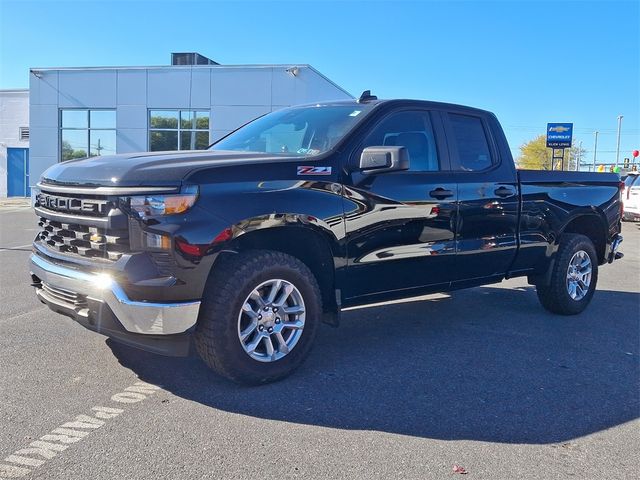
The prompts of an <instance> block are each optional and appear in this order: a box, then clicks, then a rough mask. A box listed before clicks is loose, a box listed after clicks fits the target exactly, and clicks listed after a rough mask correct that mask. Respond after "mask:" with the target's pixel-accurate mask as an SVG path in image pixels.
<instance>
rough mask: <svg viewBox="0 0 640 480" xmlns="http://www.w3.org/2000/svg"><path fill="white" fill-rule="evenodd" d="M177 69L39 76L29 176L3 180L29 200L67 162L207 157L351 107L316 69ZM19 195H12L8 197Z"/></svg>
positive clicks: (62, 71) (186, 61) (178, 57)
mask: <svg viewBox="0 0 640 480" xmlns="http://www.w3.org/2000/svg"><path fill="white" fill-rule="evenodd" d="M171 59H172V61H171V65H167V66H155V67H98V68H93V67H91V68H33V69H31V71H30V75H29V76H30V83H29V110H28V117H29V129H28V136H29V150H28V152H27V155H28V169H27V170H26V172H22V174H21V173H20V172H19V171H17V170H16V169H15V168H11V169H9V168H8V167H9V165H8V164H7V165H6V167H5V168H6V175H3V177H5V178H7V179H11V181H14V180H16V179H17V178H18V177H20V175H22V177H21V178H23V179H24V182H26V183H25V188H24V191H25V192H26V191H27V187H28V186H29V185H33V184H35V183H36V182H37V180H38V178H39V177H40V175H41V174H42V173H43V172H44V171H45V170H46V169H47V168H48V167H50V166H51V165H54V164H55V163H57V162H60V161H65V160H70V159H74V158H84V157H87V156H96V155H111V154H115V153H129V152H140V151H156V150H158V151H159V150H191V149H203V148H206V147H207V146H208V145H209V144H210V143H211V142H213V141H215V140H217V139H219V138H220V137H222V136H223V135H226V134H227V133H229V132H230V131H232V130H234V129H236V128H237V127H239V126H241V125H243V124H244V123H246V122H248V121H250V120H252V119H254V118H256V117H258V116H260V115H263V114H265V113H268V112H271V111H274V110H277V109H280V108H283V107H287V106H290V105H296V104H303V103H314V102H321V101H326V100H344V99H351V98H353V97H352V96H351V95H350V94H349V93H348V92H346V91H345V90H344V89H342V88H340V87H339V86H338V85H336V84H335V83H334V82H332V81H331V80H329V79H328V78H327V77H325V76H324V75H322V74H321V73H320V72H318V71H317V70H316V69H314V68H313V67H311V66H310V65H304V64H290V65H219V64H217V63H215V62H213V61H212V60H209V59H208V58H206V57H203V56H201V55H199V54H196V53H180V54H172V55H171ZM15 130H16V134H18V132H19V130H18V128H17V126H16V128H15ZM5 163H6V160H5ZM1 185H2V184H0V188H2V187H1ZM16 191H17V190H16V189H14V190H12V191H9V192H8V191H7V189H6V185H5V187H4V189H3V190H2V189H0V196H5V195H7V193H9V194H10V195H16ZM18 194H19V195H22V194H20V193H18Z"/></svg>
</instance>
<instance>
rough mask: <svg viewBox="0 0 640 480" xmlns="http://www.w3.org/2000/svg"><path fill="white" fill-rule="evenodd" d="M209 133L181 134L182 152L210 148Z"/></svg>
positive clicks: (191, 131) (193, 132) (194, 131)
mask: <svg viewBox="0 0 640 480" xmlns="http://www.w3.org/2000/svg"><path fill="white" fill-rule="evenodd" d="M210 143H211V142H209V132H198V131H196V130H190V131H188V132H187V131H182V132H180V150H204V149H205V148H207V147H208V146H209V144H210Z"/></svg>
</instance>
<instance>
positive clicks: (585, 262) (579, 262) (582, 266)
mask: <svg viewBox="0 0 640 480" xmlns="http://www.w3.org/2000/svg"><path fill="white" fill-rule="evenodd" d="M592 270H593V267H592V265H591V257H589V254H588V253H587V252H585V251H584V250H579V251H577V252H576V253H574V254H573V257H571V261H570V262H569V267H568V268H567V293H569V296H570V297H571V298H572V299H573V300H576V301H579V300H582V299H583V298H584V297H585V296H586V295H587V293H588V292H589V285H591V272H592Z"/></svg>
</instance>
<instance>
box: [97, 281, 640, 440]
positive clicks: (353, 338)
mask: <svg viewBox="0 0 640 480" xmlns="http://www.w3.org/2000/svg"><path fill="white" fill-rule="evenodd" d="M639 308H640V295H638V294H635V293H624V292H614V291H597V292H596V296H595V297H594V299H593V302H592V304H591V305H590V307H589V308H588V309H587V311H586V312H584V313H583V314H581V315H578V316H575V317H561V316H555V315H552V314H549V313H547V312H545V311H544V310H542V308H541V307H540V306H539V304H538V302H537V298H536V295H535V291H534V290H533V288H532V287H527V288H520V289H504V288H492V287H481V288H476V289H472V290H466V291H459V292H454V293H452V294H451V296H450V297H447V298H444V299H442V300H438V301H421V302H410V303H403V304H395V305H387V306H384V307H376V308H367V309H360V310H355V311H351V312H347V313H345V314H344V315H343V321H342V325H341V327H340V328H338V329H332V328H330V327H325V328H322V329H321V331H320V334H319V335H318V338H317V341H316V344H315V348H314V351H313V353H312V354H311V356H310V357H309V358H308V359H307V361H306V363H305V364H304V365H303V366H302V368H300V369H299V370H298V371H297V372H296V373H295V374H294V375H293V376H291V377H290V378H288V379H285V380H284V381H281V382H279V383H275V384H271V385H265V386H262V387H255V388H248V387H240V386H236V385H234V384H231V383H229V382H227V381H225V380H224V379H222V378H220V377H218V376H217V375H215V374H213V373H212V372H210V371H209V370H207V368H206V367H205V366H204V364H203V363H202V362H200V360H199V359H198V358H197V357H196V356H195V355H192V356H191V357H189V358H183V359H180V358H177V359H176V358H165V357H160V356H156V355H152V354H147V353H145V352H140V351H137V350H133V349H130V348H127V347H124V346H121V345H119V344H116V343H114V342H112V341H110V340H108V344H109V346H110V347H111V348H112V350H113V352H114V354H115V355H116V356H117V358H118V359H119V361H120V363H121V364H122V365H124V366H125V367H127V368H130V369H131V370H133V371H134V372H135V373H137V374H138V375H139V377H140V378H141V379H143V380H144V381H147V382H150V383H154V384H157V385H161V386H163V387H164V388H165V389H167V390H168V391H170V392H171V393H173V394H175V395H177V396H180V397H183V398H185V399H189V400H192V401H195V402H199V403H201V404H204V405H208V406H210V407H213V408H217V409H221V410H225V411H229V412H235V413H239V414H243V415H248V416H253V417H260V418H268V419H274V420H280V421H285V422H294V423H301V424H311V425H318V426H323V427H331V428H339V429H357V430H378V431H382V432H389V433H398V434H403V435H413V436H418V437H425V438H434V439H443V440H459V439H468V440H480V441H490V442H508V443H533V444H540V443H557V442H563V441H567V440H570V439H573V438H576V437H579V436H583V435H586V434H589V433H593V432H597V431H600V430H603V429H606V428H610V427H613V426H615V425H618V424H621V423H624V422H627V421H630V420H633V419H635V418H637V417H638V416H640V407H639V405H640V402H639V396H640V394H639V391H640V390H639V385H638V379H639V378H640V375H639V374H640V369H639V362H638V358H639V357H638V353H639V352H638V346H639V344H640V326H639V322H638V311H639Z"/></svg>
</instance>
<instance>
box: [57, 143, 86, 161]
mask: <svg viewBox="0 0 640 480" xmlns="http://www.w3.org/2000/svg"><path fill="white" fill-rule="evenodd" d="M76 158H87V152H86V150H74V149H73V147H72V146H71V144H70V143H69V142H67V141H66V140H63V141H62V161H65V160H74V159H76Z"/></svg>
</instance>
